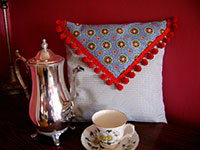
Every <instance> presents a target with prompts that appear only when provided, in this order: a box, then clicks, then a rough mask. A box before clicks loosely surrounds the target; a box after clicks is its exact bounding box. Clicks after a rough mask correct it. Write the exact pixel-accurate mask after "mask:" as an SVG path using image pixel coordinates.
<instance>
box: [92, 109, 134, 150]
mask: <svg viewBox="0 0 200 150" xmlns="http://www.w3.org/2000/svg"><path fill="white" fill-rule="evenodd" d="M92 122H93V123H94V125H95V127H96V129H95V136H96V138H97V139H98V140H99V142H100V144H101V145H102V146H103V147H104V148H115V147H116V146H117V145H118V144H119V142H120V141H122V140H123V139H124V138H126V137H131V136H133V134H134V132H135V126H134V125H132V124H126V122H127V117H126V115H125V114H124V113H122V112H120V111H117V110H101V111H98V112H96V113H94V115H93V116H92ZM127 127H131V128H132V132H131V133H127V134H125V135H124V130H125V129H126V128H127Z"/></svg>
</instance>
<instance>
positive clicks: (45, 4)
mask: <svg viewBox="0 0 200 150" xmlns="http://www.w3.org/2000/svg"><path fill="white" fill-rule="evenodd" d="M9 2H10V6H9V8H10V19H11V30H12V38H11V40H12V51H13V53H14V51H15V50H16V49H19V50H20V52H21V54H22V55H24V56H25V57H27V58H30V57H33V56H35V54H36V52H37V51H38V50H40V49H41V47H40V44H41V40H42V38H46V39H47V42H48V44H49V48H51V49H52V50H54V51H55V52H56V53H57V54H60V55H63V56H65V47H64V43H63V41H62V40H60V39H59V35H58V33H56V30H55V28H56V24H55V21H56V20H57V19H67V20H69V21H73V22H80V23H88V24H104V23H128V22H135V21H151V20H161V19H163V18H168V17H172V16H177V17H178V18H179V29H178V31H177V32H176V36H175V38H173V40H172V41H171V43H169V44H168V46H167V47H166V55H165V57H164V71H163V76H164V83H163V84H164V87H163V90H164V102H165V106H166V112H167V118H168V121H169V122H175V123H183V124H184V125H188V126H193V127H200V61H199V56H200V48H199V44H200V40H199V35H198V34H200V10H199V8H200V2H199V1H198V0H162V1H161V0H152V1H150V0H100V1H95V0H87V1H86V0H85V1H83V0H71V1H69V0H59V1H55V0H42V1H30V0H29V1H27V0H20V1H15V0H10V1H9ZM0 17H1V18H0V21H2V12H1V14H0ZM0 25H1V30H0V31H1V33H0V35H1V38H0V49H1V63H0V67H1V70H2V71H1V72H0V75H1V78H2V79H4V78H5V77H6V76H7V71H6V70H7V63H8V57H6V56H7V52H6V48H5V37H4V36H3V35H4V34H3V33H2V32H3V30H2V23H0Z"/></svg>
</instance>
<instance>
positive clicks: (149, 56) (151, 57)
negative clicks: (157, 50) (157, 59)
mask: <svg viewBox="0 0 200 150" xmlns="http://www.w3.org/2000/svg"><path fill="white" fill-rule="evenodd" d="M146 57H147V59H153V58H154V56H153V54H152V53H148V54H147V56H146Z"/></svg>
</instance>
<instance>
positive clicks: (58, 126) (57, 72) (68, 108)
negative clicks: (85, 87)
mask: <svg viewBox="0 0 200 150" xmlns="http://www.w3.org/2000/svg"><path fill="white" fill-rule="evenodd" d="M47 46H48V44H47V43H46V40H45V39H44V40H43V43H42V48H43V49H42V50H40V51H39V52H38V53H37V55H36V56H35V57H33V58H31V59H29V60H28V61H27V60H26V59H25V58H24V57H23V56H21V55H20V54H19V51H18V50H17V51H16V55H17V59H16V61H15V71H16V75H17V77H18V80H19V81H20V83H21V85H22V87H23V89H24V92H25V94H26V97H27V99H29V98H30V95H29V92H28V87H27V86H26V84H25V83H24V81H23V79H22V76H21V74H20V68H19V67H20V65H19V62H20V61H23V62H25V64H26V66H27V67H28V68H30V70H31V76H32V94H31V98H30V103H29V116H30V118H31V120H32V122H33V123H34V125H35V126H36V129H37V130H36V133H35V134H33V135H32V137H36V136H37V134H38V133H40V134H44V135H47V136H50V137H52V138H53V141H54V143H55V145H57V146H58V145H59V144H60V142H59V137H60V135H61V134H62V133H64V132H65V131H66V130H67V129H68V127H70V123H71V121H72V119H73V118H74V116H75V107H76V101H75V97H76V87H75V84H76V83H75V79H76V73H77V72H79V71H81V70H83V68H82V67H81V66H77V67H76V68H74V69H73V71H72V78H71V79H72V80H71V82H70V92H68V90H67V88H66V85H65V80H64V75H63V69H64V68H63V66H64V61H65V59H64V58H63V57H61V56H59V55H56V54H54V53H53V51H52V50H50V49H48V48H47Z"/></svg>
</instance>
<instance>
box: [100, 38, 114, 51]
mask: <svg viewBox="0 0 200 150" xmlns="http://www.w3.org/2000/svg"><path fill="white" fill-rule="evenodd" d="M111 47H112V45H111V42H109V41H107V40H105V41H103V42H102V48H103V49H105V50H109V49H110V48H111Z"/></svg>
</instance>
